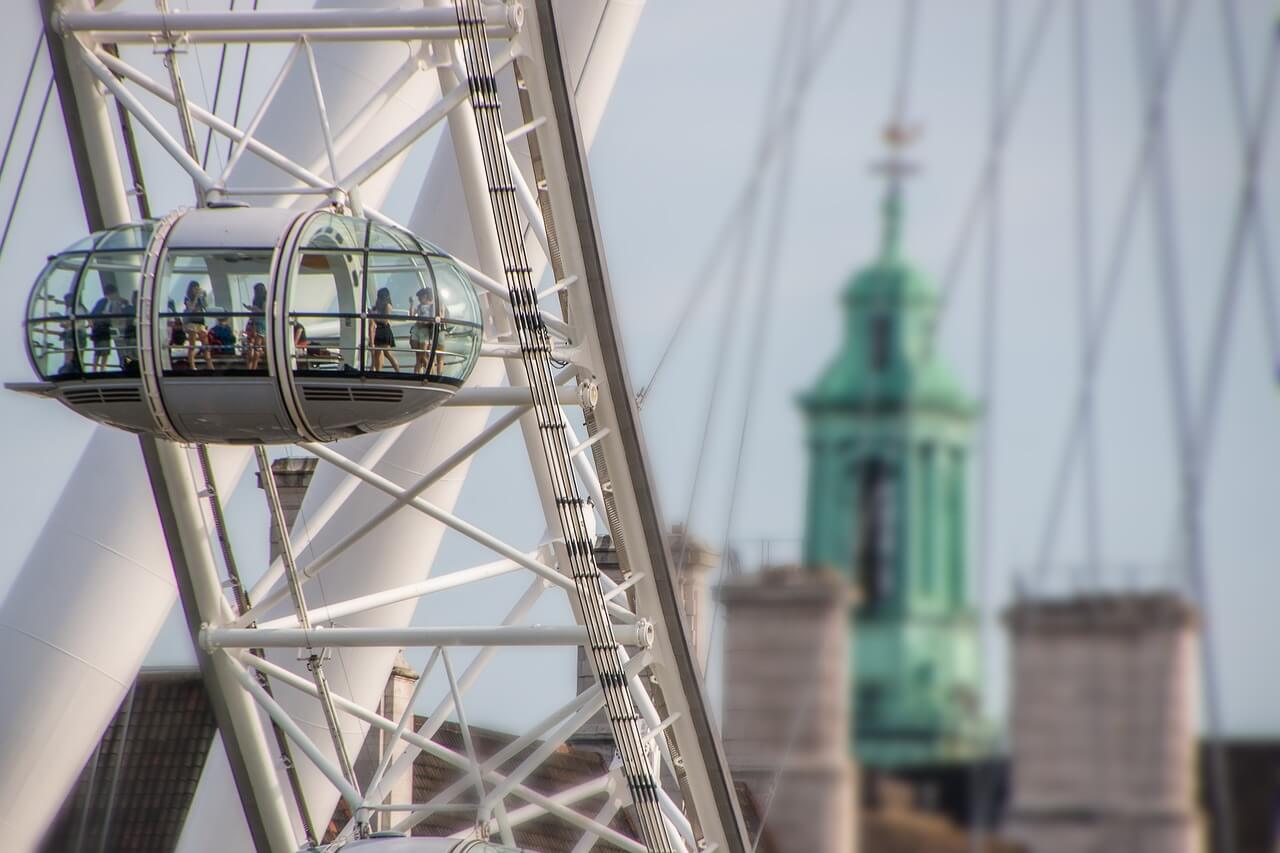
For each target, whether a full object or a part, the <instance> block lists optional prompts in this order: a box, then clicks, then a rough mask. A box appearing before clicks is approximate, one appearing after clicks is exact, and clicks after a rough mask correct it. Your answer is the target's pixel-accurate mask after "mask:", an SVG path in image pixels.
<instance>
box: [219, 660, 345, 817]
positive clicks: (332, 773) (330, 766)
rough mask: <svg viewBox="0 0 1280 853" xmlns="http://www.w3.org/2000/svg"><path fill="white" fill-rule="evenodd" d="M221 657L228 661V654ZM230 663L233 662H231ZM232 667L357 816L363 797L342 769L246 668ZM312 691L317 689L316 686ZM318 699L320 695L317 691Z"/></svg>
mask: <svg viewBox="0 0 1280 853" xmlns="http://www.w3.org/2000/svg"><path fill="white" fill-rule="evenodd" d="M222 656H223V657H226V655H225V654H223V655H222ZM228 660H230V658H228ZM232 664H233V665H234V666H235V670H234V671H235V676H236V679H237V680H238V681H239V682H240V684H241V685H242V686H243V687H244V689H245V690H246V691H248V694H249V695H250V696H252V697H253V698H254V700H255V701H257V703H258V705H260V706H261V707H262V710H264V711H266V712H267V716H269V717H271V719H272V720H273V721H275V724H276V725H277V726H279V727H280V730H281V731H283V732H284V733H285V734H286V735H287V736H288V737H289V740H290V741H292V742H293V744H294V745H295V746H297V747H298V748H299V749H301V750H302V751H303V753H305V754H306V756H307V758H309V759H311V763H312V764H314V765H315V766H316V768H317V769H318V770H319V771H320V772H321V773H323V774H324V775H325V777H326V778H327V779H328V780H329V781H330V782H332V783H333V786H334V787H335V788H337V789H338V792H339V793H341V794H342V799H344V800H346V801H347V805H348V806H350V808H351V812H352V814H354V813H355V811H356V809H358V808H360V801H361V799H362V798H361V796H360V792H359V791H357V790H356V789H355V788H354V787H353V786H352V785H351V783H350V782H348V781H347V779H346V777H345V776H344V775H343V774H342V769H341V768H339V767H338V765H336V764H334V763H333V762H332V761H330V760H329V758H328V756H326V755H325V754H324V753H323V752H322V751H321V750H320V747H318V746H316V744H315V741H313V740H312V739H311V738H309V737H307V735H306V733H305V732H304V731H302V728H301V727H300V726H299V725H298V724H297V723H296V722H294V720H293V717H291V716H289V713H288V712H287V711H285V709H284V708H281V707H280V703H278V702H276V700H275V699H273V698H272V697H271V696H270V695H269V694H268V693H267V691H266V690H264V689H263V688H262V685H261V684H259V683H258V680H257V679H256V678H254V677H253V676H252V675H250V674H249V673H248V672H246V671H245V669H244V667H243V666H240V665H239V664H236V663H235V662H234V661H232ZM312 687H313V688H314V687H315V685H314V684H313V685H312ZM316 695H317V696H318V695H319V691H318V690H317V692H316ZM335 698H336V697H335Z"/></svg>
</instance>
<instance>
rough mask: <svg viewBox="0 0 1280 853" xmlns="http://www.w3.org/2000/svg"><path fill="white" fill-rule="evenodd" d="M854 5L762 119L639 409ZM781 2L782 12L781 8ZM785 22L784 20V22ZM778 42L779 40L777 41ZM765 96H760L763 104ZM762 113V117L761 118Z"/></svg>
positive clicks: (848, 0)
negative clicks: (739, 182)
mask: <svg viewBox="0 0 1280 853" xmlns="http://www.w3.org/2000/svg"><path fill="white" fill-rule="evenodd" d="M853 6H854V3H853V0H841V2H840V3H839V4H838V5H837V7H836V9H835V11H833V12H832V13H831V16H830V17H829V18H828V19H827V20H826V21H825V22H824V24H823V25H822V27H820V33H821V37H820V40H819V42H818V44H817V45H816V46H815V48H814V49H813V51H811V52H810V53H809V54H808V55H807V56H805V57H803V65H802V68H803V76H804V78H805V81H806V82H805V85H804V86H801V87H797V88H796V90H795V91H794V92H793V93H792V100H791V101H790V102H789V103H788V104H786V105H785V107H784V110H783V112H782V113H781V114H780V115H779V116H777V118H776V120H775V121H773V122H769V121H766V122H765V123H764V124H763V125H762V127H761V135H760V140H759V144H758V145H757V150H756V155H755V157H754V158H753V160H752V162H751V164H750V168H749V169H748V172H747V175H748V177H747V180H746V182H745V183H744V184H743V186H742V189H741V190H739V192H738V195H737V196H736V197H735V198H734V200H733V203H732V204H730V205H729V208H728V210H727V212H726V214H725V218H724V220H723V221H721V223H720V227H719V228H718V229H716V233H715V237H714V238H713V239H712V240H711V243H710V248H709V250H708V252H707V255H706V257H705V258H704V259H703V262H702V264H701V265H699V266H698V268H697V269H698V274H697V275H696V276H695V277H694V278H693V279H692V282H693V285H692V286H691V287H690V288H689V296H688V297H687V298H686V300H685V302H684V304H683V305H682V306H681V310H680V312H679V313H678V315H677V317H676V326H675V328H674V329H672V331H671V334H670V335H669V336H668V337H667V341H666V343H665V344H664V345H663V348H662V354H661V355H660V356H659V357H658V363H657V364H656V365H655V366H654V368H653V370H652V372H651V373H650V374H649V378H648V380H647V381H645V382H644V383H643V384H641V385H640V390H639V391H638V392H637V393H636V405H637V407H639V408H643V407H644V401H645V398H646V397H647V396H648V394H649V392H650V391H651V390H652V389H653V385H654V382H656V381H657V379H658V376H659V374H660V373H661V372H662V368H663V367H664V366H665V365H666V363H667V357H668V356H669V355H670V354H671V351H672V349H673V348H674V347H675V344H676V343H677V341H678V340H679V339H680V337H681V336H682V334H683V332H684V330H685V328H686V327H687V324H688V322H689V318H690V317H691V316H692V315H693V314H694V312H695V311H696V310H697V308H698V306H699V305H700V304H701V302H702V299H703V298H704V297H705V296H706V295H707V293H708V292H709V291H710V290H712V289H713V288H712V287H710V286H708V285H707V283H708V282H709V281H711V280H712V279H713V276H712V271H713V270H714V268H715V266H716V264H717V262H719V261H720V260H721V259H723V258H724V256H725V255H726V254H735V255H736V254H737V253H736V252H726V251H725V245H726V243H728V241H729V240H730V238H738V239H741V236H740V235H741V234H742V233H743V231H744V229H743V228H742V227H741V222H742V220H743V219H744V218H746V217H747V216H748V215H751V212H752V211H754V209H755V206H756V205H757V204H758V199H757V197H756V194H757V190H758V189H759V187H760V185H761V183H762V182H763V180H764V177H765V174H766V172H767V171H768V168H769V167H770V165H771V164H772V162H773V159H774V157H775V156H776V154H777V152H778V148H779V146H780V145H781V144H782V142H783V140H784V138H785V137H786V136H787V135H788V134H789V133H790V132H791V131H790V119H791V117H792V116H793V115H794V111H795V110H797V109H799V107H800V105H801V104H802V103H803V102H804V101H805V100H806V99H807V97H808V93H809V87H810V86H811V85H812V81H813V80H814V79H815V78H816V77H817V73H816V72H817V70H818V68H820V67H821V65H822V63H823V62H824V61H825V60H826V58H827V56H828V55H829V54H830V52H831V49H832V48H833V47H834V46H835V44H836V43H837V37H838V36H839V34H840V33H841V32H842V31H843V29H844V25H845V22H846V20H847V18H848V15H849V12H850V11H852V9H853ZM785 8H786V7H785V4H784V13H785ZM784 25H785V24H784ZM779 43H781V40H780V41H779ZM772 67H775V68H776V67H779V59H778V57H776V56H775V61H774V64H773V66H772ZM775 81H776V78H771V82H774V84H775V85H776V82H775ZM767 103H768V100H766V104H767ZM767 117H768V116H767V114H766V118H767Z"/></svg>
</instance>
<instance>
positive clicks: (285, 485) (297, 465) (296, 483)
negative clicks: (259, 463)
mask: <svg viewBox="0 0 1280 853" xmlns="http://www.w3.org/2000/svg"><path fill="white" fill-rule="evenodd" d="M317 461H318V460H317V459H315V457H312V456H307V457H299V458H296V459H295V458H293V457H283V458H280V459H277V460H275V461H274V462H272V463H271V473H272V475H274V476H275V479H276V491H277V492H279V493H280V509H281V510H282V511H283V513H284V523H285V526H286V527H288V528H289V529H290V530H292V529H293V522H294V521H295V520H296V519H297V517H298V512H299V510H301V509H302V499H303V498H304V497H306V495H307V488H308V487H309V486H310V485H311V478H312V477H314V476H315V473H316V462H317ZM257 477H258V488H259V489H261V488H262V475H261V474H258V475H257ZM270 554H271V556H270V559H271V560H275V558H276V557H279V556H280V537H279V536H278V535H276V529H275V525H272V526H271V551H270Z"/></svg>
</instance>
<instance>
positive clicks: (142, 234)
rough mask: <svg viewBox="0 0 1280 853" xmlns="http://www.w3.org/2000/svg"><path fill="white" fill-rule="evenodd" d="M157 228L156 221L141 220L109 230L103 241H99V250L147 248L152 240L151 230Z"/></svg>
mask: <svg viewBox="0 0 1280 853" xmlns="http://www.w3.org/2000/svg"><path fill="white" fill-rule="evenodd" d="M154 228H155V223H154V222H140V223H137V224H133V225H123V226H121V227H119V228H115V229H112V230H111V231H107V232H106V233H105V234H104V235H103V237H102V240H101V242H99V243H98V251H100V252H101V251H104V250H107V249H112V250H117V249H145V248H146V247H147V243H148V242H150V241H151V231H152V229H154Z"/></svg>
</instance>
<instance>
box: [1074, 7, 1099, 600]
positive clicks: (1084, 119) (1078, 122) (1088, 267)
mask: <svg viewBox="0 0 1280 853" xmlns="http://www.w3.org/2000/svg"><path fill="white" fill-rule="evenodd" d="M1089 82H1090V75H1089V7H1088V3H1087V0H1073V3H1072V16H1071V95H1072V98H1071V100H1072V107H1073V113H1074V116H1073V117H1074V119H1075V120H1074V122H1073V125H1074V131H1075V132H1074V134H1073V135H1072V143H1073V146H1072V147H1073V156H1072V165H1073V167H1074V172H1075V175H1074V177H1075V213H1076V217H1075V219H1076V222H1075V227H1076V234H1075V237H1076V240H1075V242H1076V246H1075V249H1076V319H1077V337H1078V338H1079V346H1080V353H1079V356H1080V365H1079V369H1080V371H1081V373H1083V372H1084V369H1085V353H1086V352H1087V351H1088V347H1089V317H1090V313H1091V309H1090V300H1091V298H1092V297H1091V294H1092V291H1093V251H1094V250H1093V159H1092V136H1093V133H1092V130H1093V116H1092V113H1093V111H1092V108H1091V104H1090V97H1089ZM1081 420H1082V422H1083V426H1082V427H1081V429H1082V430H1083V433H1084V435H1083V437H1082V439H1081V441H1082V442H1083V446H1082V448H1081V454H1082V460H1081V475H1082V477H1083V483H1082V492H1081V503H1082V505H1083V507H1082V508H1083V511H1084V512H1083V519H1082V523H1083V526H1084V540H1085V568H1084V571H1083V572H1082V577H1081V580H1082V581H1083V582H1084V585H1085V586H1086V587H1088V586H1092V585H1094V584H1096V582H1097V580H1098V573H1099V572H1100V571H1101V567H1102V525H1101V520H1100V507H1099V494H1100V492H1101V487H1100V485H1099V482H1098V471H1099V465H1098V442H1097V426H1096V418H1095V416H1094V401H1093V388H1092V386H1090V387H1089V388H1088V396H1087V397H1086V399H1085V401H1084V411H1083V413H1082V414H1081Z"/></svg>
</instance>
